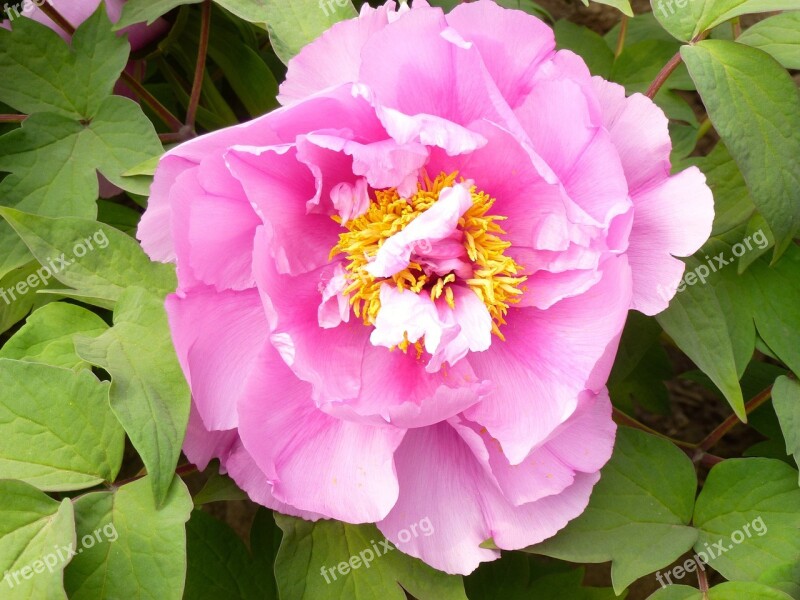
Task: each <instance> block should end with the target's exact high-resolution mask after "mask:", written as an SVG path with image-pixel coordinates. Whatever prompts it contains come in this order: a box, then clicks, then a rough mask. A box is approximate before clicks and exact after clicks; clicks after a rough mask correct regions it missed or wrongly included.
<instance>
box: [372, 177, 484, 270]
mask: <svg viewBox="0 0 800 600" xmlns="http://www.w3.org/2000/svg"><path fill="white" fill-rule="evenodd" d="M470 206H472V196H471V194H470V189H469V185H468V184H457V185H454V186H452V187H449V188H446V189H444V190H442V192H441V193H440V194H439V199H438V200H437V201H436V202H435V203H434V204H433V206H431V207H430V208H429V209H428V210H426V211H425V212H423V213H422V214H421V215H419V216H418V217H416V218H415V219H414V220H413V221H411V223H409V224H408V225H406V226H405V227H404V228H403V229H402V230H401V231H399V232H398V233H396V234H394V235H393V236H392V237H390V238H389V239H388V240H386V241H385V242H384V243H383V245H382V246H381V247H380V250H378V254H377V255H376V256H375V260H374V261H372V262H370V263H369V264H368V265H367V267H366V271H367V272H368V273H369V274H370V275H372V276H373V277H391V276H392V275H394V274H396V273H399V272H400V271H402V270H403V269H405V268H406V267H407V266H408V261H409V260H410V258H411V253H412V252H413V250H414V247H415V246H416V245H418V244H420V243H421V242H426V243H431V242H435V241H439V240H443V239H444V238H446V237H448V236H449V235H451V234H452V233H453V231H455V229H456V226H457V225H458V220H459V219H460V218H461V215H463V214H464V213H465V212H466V211H467V210H468V209H469V207H470Z"/></svg>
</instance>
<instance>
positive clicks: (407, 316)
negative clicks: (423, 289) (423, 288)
mask: <svg viewBox="0 0 800 600" xmlns="http://www.w3.org/2000/svg"><path fill="white" fill-rule="evenodd" d="M384 247H385V244H384ZM380 300H381V308H380V310H379V311H378V316H377V318H376V319H375V328H374V329H373V330H372V333H371V334H370V337H369V341H370V342H371V343H372V344H373V345H375V346H384V347H385V348H393V347H394V346H397V345H398V344H400V343H401V342H403V341H404V340H405V339H406V337H407V338H408V341H409V342H411V343H412V344H414V343H416V342H417V341H419V340H420V339H421V338H422V337H423V336H425V348H426V349H427V350H428V352H435V351H436V349H437V348H438V347H439V343H440V342H441V340H442V334H443V333H444V329H445V327H446V325H445V323H444V322H443V321H442V320H441V319H440V318H439V312H438V311H437V310H436V304H435V303H434V302H433V300H431V297H430V296H429V295H427V294H415V293H414V292H412V291H410V290H401V289H398V288H396V287H394V286H393V285H389V284H386V283H384V284H383V285H382V286H381V295H380Z"/></svg>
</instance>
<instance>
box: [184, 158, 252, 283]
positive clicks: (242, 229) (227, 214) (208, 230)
mask: <svg viewBox="0 0 800 600" xmlns="http://www.w3.org/2000/svg"><path fill="white" fill-rule="evenodd" d="M232 191H233V192H234V193H235V192H236V187H234V188H233V190H232ZM170 201H171V203H172V208H173V215H172V229H173V239H174V241H175V246H176V250H177V258H178V261H177V262H178V279H179V281H180V283H181V288H182V289H187V288H188V286H189V285H191V284H192V283H193V282H201V283H204V284H206V285H211V286H214V287H215V288H216V289H217V290H219V291H222V290H225V289H234V290H242V289H247V288H250V287H253V286H254V285H255V279H254V278H253V273H252V262H253V239H254V237H255V232H256V228H257V227H258V226H259V225H261V219H260V218H259V217H258V215H257V214H256V213H255V211H254V210H253V207H252V206H251V205H250V203H249V202H248V201H247V199H246V198H244V197H242V196H240V197H238V198H231V197H221V196H215V195H213V194H209V193H208V192H206V190H205V189H203V187H202V186H201V185H200V181H199V179H198V172H197V170H195V169H190V170H188V171H185V172H184V173H182V174H181V175H179V176H178V177H177V179H176V181H175V184H174V185H173V186H172V189H171V191H170Z"/></svg>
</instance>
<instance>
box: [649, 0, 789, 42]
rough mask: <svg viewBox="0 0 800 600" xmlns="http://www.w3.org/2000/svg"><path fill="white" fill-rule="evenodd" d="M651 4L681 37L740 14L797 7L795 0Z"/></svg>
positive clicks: (665, 0)
mask: <svg viewBox="0 0 800 600" xmlns="http://www.w3.org/2000/svg"><path fill="white" fill-rule="evenodd" d="M650 4H651V5H652V7H653V14H655V15H656V18H657V19H658V21H659V22H660V23H661V25H662V26H663V27H664V29H666V30H667V31H669V32H670V33H671V34H672V35H673V36H675V37H676V38H678V39H679V40H683V41H689V40H691V39H693V38H695V37H697V36H698V35H699V34H700V33H702V32H704V31H707V30H709V29H712V28H714V27H716V26H717V25H719V24H720V23H724V22H725V21H728V20H730V19H733V18H735V17H738V16H741V15H746V14H751V13H761V12H771V11H776V10H792V9H796V8H797V0H650Z"/></svg>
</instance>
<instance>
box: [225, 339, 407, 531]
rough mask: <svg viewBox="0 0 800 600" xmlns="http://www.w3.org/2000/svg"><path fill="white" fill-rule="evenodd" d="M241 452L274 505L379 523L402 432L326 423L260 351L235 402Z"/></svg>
mask: <svg viewBox="0 0 800 600" xmlns="http://www.w3.org/2000/svg"><path fill="white" fill-rule="evenodd" d="M239 411H240V413H241V415H242V418H241V426H240V429H239V431H240V434H241V437H242V442H243V443H244V446H245V448H246V449H247V450H248V452H249V454H250V456H252V457H253V459H254V460H255V462H256V464H257V465H258V466H259V467H260V469H261V470H262V471H263V472H264V473H265V474H266V476H267V478H268V479H269V480H270V482H271V483H272V491H273V494H274V495H275V497H276V498H277V499H278V500H280V501H281V502H286V503H288V504H291V505H292V506H295V507H297V508H299V509H301V510H305V511H311V512H317V513H320V514H324V515H326V516H328V517H332V518H335V519H340V520H343V521H347V522H349V523H364V522H373V521H377V520H380V519H382V518H383V517H384V516H385V515H386V514H387V513H388V512H389V510H390V509H391V507H392V506H393V505H394V503H395V501H396V500H397V494H398V485H397V478H396V475H395V469H394V459H393V454H394V451H395V449H396V448H397V446H398V445H399V444H400V442H401V441H402V439H403V435H404V433H405V432H404V431H403V430H400V429H396V428H393V427H374V426H371V425H361V424H358V423H353V422H347V421H342V420H340V419H336V418H333V417H331V416H329V415H326V414H325V413H323V412H321V411H320V410H318V409H317V407H316V405H315V403H314V400H313V399H312V397H311V386H310V385H308V384H307V383H305V382H302V381H300V380H299V379H297V377H296V376H295V375H294V374H293V373H292V372H291V370H290V369H289V368H288V367H287V366H286V365H285V364H284V362H283V361H282V360H281V358H280V357H279V356H278V353H277V352H275V351H274V350H272V349H267V350H266V351H265V352H264V353H263V354H262V355H261V357H260V359H259V368H258V369H257V370H256V375H255V376H254V377H253V378H252V379H251V381H250V383H249V385H248V388H247V391H246V393H245V395H244V396H243V398H242V399H241V400H240V401H239Z"/></svg>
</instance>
